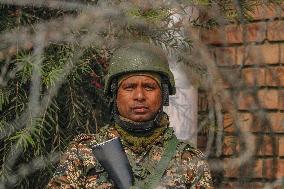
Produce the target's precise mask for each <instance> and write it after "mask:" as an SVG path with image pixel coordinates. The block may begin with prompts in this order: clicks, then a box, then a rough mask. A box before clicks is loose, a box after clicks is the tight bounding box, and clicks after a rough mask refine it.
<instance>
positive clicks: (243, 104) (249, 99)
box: [237, 92, 258, 110]
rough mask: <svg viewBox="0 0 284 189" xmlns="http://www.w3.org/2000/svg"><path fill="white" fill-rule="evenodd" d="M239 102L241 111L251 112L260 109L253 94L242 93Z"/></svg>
mask: <svg viewBox="0 0 284 189" xmlns="http://www.w3.org/2000/svg"><path fill="white" fill-rule="evenodd" d="M237 102H238V109H239V110H251V109H257V108H258V106H257V105H256V102H255V98H254V97H253V96H252V95H251V94H248V93H245V92H240V94H239V95H238V99H237Z"/></svg>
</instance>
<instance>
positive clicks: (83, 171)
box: [48, 115, 213, 189]
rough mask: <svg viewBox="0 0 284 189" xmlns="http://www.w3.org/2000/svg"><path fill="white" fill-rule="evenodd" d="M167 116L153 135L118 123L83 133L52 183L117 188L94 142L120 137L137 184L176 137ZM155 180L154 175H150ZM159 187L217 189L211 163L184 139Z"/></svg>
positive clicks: (51, 185) (65, 188) (66, 188)
mask: <svg viewBox="0 0 284 189" xmlns="http://www.w3.org/2000/svg"><path fill="white" fill-rule="evenodd" d="M168 125H169V122H168V117H167V116H166V115H165V116H164V119H162V121H161V122H160V127H158V128H157V129H156V130H155V131H154V132H153V134H152V135H151V136H146V137H136V136H131V135H129V134H127V133H124V131H123V130H121V129H120V128H119V126H117V125H113V126H105V127H103V128H102V129H101V130H100V132H99V133H98V134H81V135H79V136H78V137H76V138H75V139H74V140H73V142H72V143H71V145H70V146H69V148H68V149H67V151H66V152H65V153H64V155H63V156H62V158H61V161H60V164H59V167H58V169H57V171H56V172H55V174H54V177H53V178H52V179H51V181H50V182H49V184H48V188H52V189H57V188H58V189H69V188H86V189H91V188H92V189H93V188H97V189H103V188H104V189H108V188H115V186H114V183H113V182H112V180H110V179H108V175H107V173H106V171H105V170H104V169H103V167H101V165H100V164H99V163H98V162H97V160H96V159H95V157H94V155H93V153H92V150H91V148H90V147H89V146H90V145H95V144H98V143H101V142H103V141H106V140H109V139H111V138H114V137H117V136H120V137H121V141H122V144H123V147H124V150H125V153H126V154H127V157H128V159H129V162H130V165H131V167H132V170H133V174H134V179H135V184H136V185H137V186H138V187H137V188H139V183H140V184H141V183H142V184H143V181H144V180H145V179H149V178H147V176H148V175H149V174H151V173H152V172H153V171H155V168H156V166H157V163H158V162H159V160H160V159H161V156H162V154H163V152H164V150H165V144H166V143H167V141H169V140H170V139H171V138H172V137H173V136H174V134H173V129H172V128H171V127H168ZM150 179H151V178H150ZM158 188H200V189H201V188H208V189H209V188H213V187H212V180H211V175H210V171H209V168H208V164H207V163H206V161H204V160H203V155H202V153H201V152H200V151H199V150H197V149H195V148H193V147H192V146H190V145H189V144H185V143H184V142H179V143H178V146H177V148H176V153H175V155H174V157H173V158H172V160H171V161H170V163H169V165H168V166H167V169H166V171H165V173H164V175H163V177H162V179H161V182H160V185H159V187H158Z"/></svg>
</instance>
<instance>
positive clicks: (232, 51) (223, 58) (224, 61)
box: [215, 47, 236, 65]
mask: <svg viewBox="0 0 284 189" xmlns="http://www.w3.org/2000/svg"><path fill="white" fill-rule="evenodd" d="M215 53H216V62H217V64H218V65H233V64H235V63H236V48H234V47H221V48H216V51H215Z"/></svg>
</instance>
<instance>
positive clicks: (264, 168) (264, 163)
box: [252, 159, 274, 178]
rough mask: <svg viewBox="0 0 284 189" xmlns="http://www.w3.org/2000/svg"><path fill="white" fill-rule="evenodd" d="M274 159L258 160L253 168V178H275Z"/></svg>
mask: <svg viewBox="0 0 284 189" xmlns="http://www.w3.org/2000/svg"><path fill="white" fill-rule="evenodd" d="M272 165H273V161H272V159H258V160H256V161H255V166H254V168H253V175H252V177H253V178H272V177H273V172H274V170H273V166H272Z"/></svg>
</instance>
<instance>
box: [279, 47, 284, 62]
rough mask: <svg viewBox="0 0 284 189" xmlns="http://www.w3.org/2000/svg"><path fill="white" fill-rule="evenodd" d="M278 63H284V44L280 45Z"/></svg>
mask: <svg viewBox="0 0 284 189" xmlns="http://www.w3.org/2000/svg"><path fill="white" fill-rule="evenodd" d="M280 63H282V64H283V63H284V44H283V43H282V44H281V45H280Z"/></svg>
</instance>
